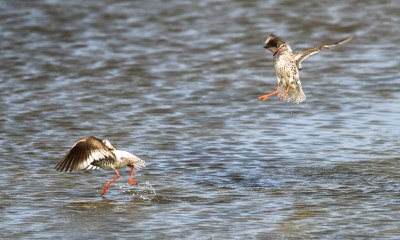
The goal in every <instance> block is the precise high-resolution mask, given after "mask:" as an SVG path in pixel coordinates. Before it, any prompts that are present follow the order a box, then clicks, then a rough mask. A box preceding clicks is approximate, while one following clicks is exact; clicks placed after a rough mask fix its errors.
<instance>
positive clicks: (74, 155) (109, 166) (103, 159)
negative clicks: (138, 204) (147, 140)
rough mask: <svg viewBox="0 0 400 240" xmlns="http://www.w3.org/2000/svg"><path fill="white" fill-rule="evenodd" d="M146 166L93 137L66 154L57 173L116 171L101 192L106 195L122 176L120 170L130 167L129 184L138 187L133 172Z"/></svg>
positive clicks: (139, 160)
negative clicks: (84, 170) (82, 170)
mask: <svg viewBox="0 0 400 240" xmlns="http://www.w3.org/2000/svg"><path fill="white" fill-rule="evenodd" d="M145 166H146V162H145V161H143V160H142V159H140V158H138V157H136V156H135V155H133V154H131V153H129V152H125V151H121V150H117V148H116V147H114V145H112V144H111V143H110V142H109V141H108V140H100V139H97V138H95V137H93V136H88V137H85V138H82V139H81V140H79V141H78V142H76V143H75V145H74V146H73V147H72V148H71V149H70V150H69V151H68V152H67V153H66V154H65V156H64V157H63V158H62V159H61V161H60V162H59V163H58V164H57V166H56V167H55V168H56V170H57V171H60V172H62V171H64V170H65V172H66V171H68V170H69V171H70V172H72V171H73V170H78V169H99V168H102V169H106V170H114V172H115V173H116V174H117V176H116V177H115V178H114V179H113V180H111V181H110V182H108V183H107V184H106V185H105V186H104V188H103V191H102V192H101V195H104V194H105V193H106V191H107V188H108V187H109V186H110V185H111V183H113V182H115V181H116V180H117V179H118V178H119V177H120V174H119V173H118V171H117V169H118V168H123V167H129V168H130V169H131V175H130V178H129V183H130V184H132V185H137V183H136V182H134V181H133V180H132V177H133V172H134V170H135V168H138V169H140V168H143V167H145Z"/></svg>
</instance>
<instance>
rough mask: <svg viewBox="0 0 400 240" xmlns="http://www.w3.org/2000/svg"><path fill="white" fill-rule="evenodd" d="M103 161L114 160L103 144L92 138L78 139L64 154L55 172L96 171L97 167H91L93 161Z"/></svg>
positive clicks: (113, 156)
mask: <svg viewBox="0 0 400 240" xmlns="http://www.w3.org/2000/svg"><path fill="white" fill-rule="evenodd" d="M103 159H111V160H114V159H115V155H114V154H113V153H112V151H110V150H109V149H108V148H107V147H106V146H105V145H104V143H103V142H102V141H101V140H100V139H97V138H95V137H93V136H88V137H85V138H82V139H80V140H79V141H78V142H76V143H75V145H74V146H73V147H72V148H71V149H70V150H69V151H68V152H67V154H65V156H64V157H63V158H62V159H61V161H60V162H59V163H58V164H57V166H56V167H55V168H56V169H57V171H61V172H62V171H64V170H65V172H66V171H68V170H69V171H70V172H71V171H72V170H78V169H98V168H99V167H96V166H93V165H91V163H92V162H93V161H96V160H103Z"/></svg>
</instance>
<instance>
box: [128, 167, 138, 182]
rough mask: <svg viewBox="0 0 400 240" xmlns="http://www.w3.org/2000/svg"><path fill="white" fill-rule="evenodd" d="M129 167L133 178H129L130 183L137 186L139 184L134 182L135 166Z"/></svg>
mask: <svg viewBox="0 0 400 240" xmlns="http://www.w3.org/2000/svg"><path fill="white" fill-rule="evenodd" d="M127 167H129V168H131V177H130V178H129V183H130V184H132V185H137V182H134V181H133V180H132V177H133V172H134V171H135V166H133V165H128V166H127Z"/></svg>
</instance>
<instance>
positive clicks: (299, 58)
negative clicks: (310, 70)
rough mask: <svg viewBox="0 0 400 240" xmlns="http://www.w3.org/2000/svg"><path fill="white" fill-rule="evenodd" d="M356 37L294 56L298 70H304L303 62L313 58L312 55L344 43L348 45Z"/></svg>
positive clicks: (352, 36)
mask: <svg viewBox="0 0 400 240" xmlns="http://www.w3.org/2000/svg"><path fill="white" fill-rule="evenodd" d="M355 36H356V35H351V36H350V37H348V38H346V39H343V40H341V41H339V42H336V43H332V44H326V45H323V46H319V47H314V48H310V49H307V50H305V51H302V52H300V53H297V54H293V56H294V59H295V60H296V65H297V68H298V69H299V70H301V69H302V66H301V62H302V61H303V60H304V59H306V58H307V57H309V56H311V55H314V54H316V53H317V52H319V51H321V50H325V49H330V48H331V47H334V46H338V45H342V44H344V43H347V42H349V41H350V40H352V39H353V38H354V37H355Z"/></svg>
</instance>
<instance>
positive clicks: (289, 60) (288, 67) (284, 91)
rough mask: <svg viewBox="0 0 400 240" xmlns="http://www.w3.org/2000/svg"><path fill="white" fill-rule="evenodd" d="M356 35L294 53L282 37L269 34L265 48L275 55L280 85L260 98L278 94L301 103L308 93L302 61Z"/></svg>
mask: <svg viewBox="0 0 400 240" xmlns="http://www.w3.org/2000/svg"><path fill="white" fill-rule="evenodd" d="M354 37H355V35H351V36H350V37H348V38H346V39H343V40H341V41H339V42H336V43H332V44H327V45H322V46H319V47H314V48H310V49H307V50H305V51H302V52H300V53H297V54H293V53H292V49H291V48H290V46H289V45H288V44H286V43H285V41H283V40H282V39H280V38H279V37H277V36H276V35H274V34H271V35H269V37H268V38H267V40H266V41H265V45H264V48H266V49H268V50H270V51H271V52H272V53H273V54H274V55H273V56H274V68H275V72H276V76H277V78H278V87H277V89H276V91H275V92H272V93H269V94H266V95H263V96H260V97H259V98H258V100H262V101H265V100H266V99H267V98H268V97H270V96H273V95H278V96H279V97H280V98H279V99H283V100H286V101H287V102H291V103H301V102H303V101H304V100H306V95H305V94H304V92H303V89H302V88H301V83H300V77H299V70H301V69H302V66H301V62H302V61H303V60H304V59H306V58H307V57H309V56H311V55H314V54H316V53H317V52H319V51H321V50H325V49H329V48H331V47H334V46H338V45H341V44H344V43H347V42H349V41H350V40H352V39H353V38H354Z"/></svg>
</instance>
